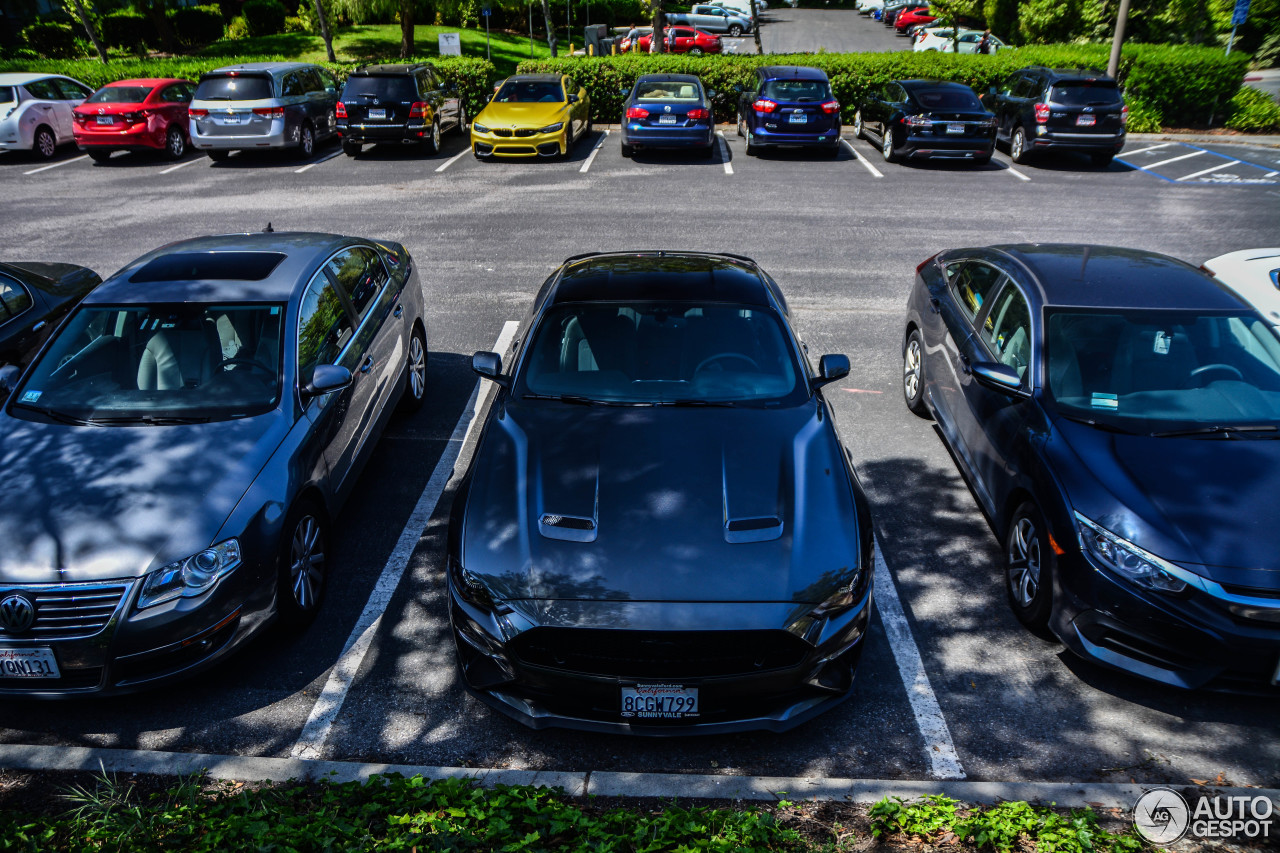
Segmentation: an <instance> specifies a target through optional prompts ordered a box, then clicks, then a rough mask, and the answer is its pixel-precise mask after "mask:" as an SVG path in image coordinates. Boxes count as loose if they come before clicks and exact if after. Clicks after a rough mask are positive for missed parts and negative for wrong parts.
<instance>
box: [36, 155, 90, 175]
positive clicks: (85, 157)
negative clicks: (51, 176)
mask: <svg viewBox="0 0 1280 853" xmlns="http://www.w3.org/2000/svg"><path fill="white" fill-rule="evenodd" d="M88 159H89V155H88V154H82V155H80V156H79V157H72V158H71V159H70V160H63V161H62V162H61V163H50V164H49V165H48V166H41V167H40V168H39V169H32V170H31V171H29V172H23V173H22V174H24V175H34V174H35V173H36V172H47V171H49V170H50V169H56V168H58V167H59V166H65V165H67V164H68V163H79V162H80V161H81V160H88Z"/></svg>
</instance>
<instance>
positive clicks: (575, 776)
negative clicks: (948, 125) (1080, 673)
mask: <svg viewBox="0 0 1280 853" xmlns="http://www.w3.org/2000/svg"><path fill="white" fill-rule="evenodd" d="M0 767H3V768H5V769H9V770H32V771H41V770H65V771H90V772H103V771H105V772H107V773H146V774H151V775H157V776H185V775H190V774H193V773H194V774H205V775H208V776H209V777H212V778H214V779H223V780H239V781H245V782H259V781H272V782H287V781H289V780H298V781H307V782H317V781H323V780H327V781H332V782H363V781H366V780H367V779H368V778H369V777H370V776H373V775H376V774H382V775H387V774H391V773H399V774H401V775H403V776H423V777H426V778H429V779H446V778H462V779H475V780H476V781H477V782H479V783H480V784H481V785H485V786H492V785H533V786H536V787H544V788H563V789H564V791H565V793H566V794H568V795H569V796H571V797H582V796H587V795H592V796H597V797H636V798H650V797H652V798H660V799H674V798H681V799H700V800H752V801H762V802H772V801H775V800H779V799H789V800H819V801H822V800H834V801H840V802H850V803H873V802H876V801H877V800H880V799H883V798H884V797H888V796H898V797H904V798H914V797H922V796H925V795H928V794H944V795H946V796H948V797H952V798H953V799H956V800H960V801H961V802H964V803H983V804H988V803H996V802H1000V801H1004V800H1026V801H1028V802H1033V803H1034V802H1038V803H1055V804H1057V805H1059V806H1066V807H1084V806H1092V807H1094V808H1119V809H1130V808H1132V807H1133V804H1134V803H1135V802H1137V800H1138V797H1140V796H1141V795H1142V794H1143V792H1144V791H1145V790H1147V787H1146V786H1143V785H1137V784H1121V783H1110V782H956V781H946V782H944V781H919V780H893V779H828V778H822V777H803V776H797V777H786V776H730V775H724V776H708V775H701V774H684V773H615V772H608V771H587V772H585V773H583V772H559V771H544V770H503V769H484V768H471V767H434V766H430V765H416V764H379V763H366V762H355V761H318V760H310V759H301V758H252V757H241V756H235V755H210V754H205V753H194V752H155V751H150V750H132V749H101V748H95V747H63V746H24V745H15V744H10V745H3V746H0ZM1151 787H1164V786H1151ZM1176 787H1180V788H1181V787H1191V786H1176ZM1199 790H1201V791H1204V792H1205V793H1212V794H1219V795H1226V796H1247V797H1257V796H1266V797H1269V798H1270V799H1271V800H1272V801H1273V802H1275V803H1276V804H1277V807H1278V808H1280V789H1269V788H1225V787H1213V786H1209V787H1202V788H1199Z"/></svg>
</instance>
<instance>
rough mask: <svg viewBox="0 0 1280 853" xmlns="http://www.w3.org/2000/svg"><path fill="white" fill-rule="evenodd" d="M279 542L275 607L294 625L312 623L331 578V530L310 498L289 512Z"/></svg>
mask: <svg viewBox="0 0 1280 853" xmlns="http://www.w3.org/2000/svg"><path fill="white" fill-rule="evenodd" d="M283 532H284V537H283V539H282V540H281V542H280V557H279V559H278V561H277V562H278V565H277V593H276V606H277V608H278V610H279V613H280V620H281V621H282V622H284V623H285V624H286V625H288V626H290V627H293V628H302V627H305V626H306V625H308V624H310V623H311V622H312V620H314V619H315V618H316V614H317V613H318V612H319V611H320V603H321V602H322V601H323V600H324V592H325V586H326V583H325V582H326V581H327V580H328V546H329V542H328V533H327V532H326V530H325V521H324V514H323V513H322V512H321V511H320V509H319V508H318V507H317V506H315V505H314V504H313V503H311V502H310V501H302V502H299V503H298V505H297V506H295V507H294V508H293V510H292V511H291V512H290V513H289V516H288V518H287V519H286V522H285V526H284V531H283Z"/></svg>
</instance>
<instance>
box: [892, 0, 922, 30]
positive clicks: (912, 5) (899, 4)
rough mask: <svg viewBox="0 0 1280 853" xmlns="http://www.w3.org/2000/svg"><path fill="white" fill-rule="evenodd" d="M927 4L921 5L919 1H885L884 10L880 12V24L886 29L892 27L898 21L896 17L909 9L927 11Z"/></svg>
mask: <svg viewBox="0 0 1280 853" xmlns="http://www.w3.org/2000/svg"><path fill="white" fill-rule="evenodd" d="M928 8H929V4H928V3H922V2H920V0H885V4H884V8H883V9H882V10H881V11H880V23H882V24H884V25H885V26H886V27H892V26H893V25H894V23H895V22H896V21H897V20H898V15H900V14H902V13H903V12H906V11H908V10H910V9H928Z"/></svg>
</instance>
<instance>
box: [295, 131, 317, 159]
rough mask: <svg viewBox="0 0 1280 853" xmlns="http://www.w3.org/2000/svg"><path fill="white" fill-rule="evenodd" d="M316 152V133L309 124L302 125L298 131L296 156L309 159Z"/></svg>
mask: <svg viewBox="0 0 1280 853" xmlns="http://www.w3.org/2000/svg"><path fill="white" fill-rule="evenodd" d="M315 152H316V132H315V131H314V130H312V129H311V125H310V124H304V125H303V126H302V128H301V129H300V130H299V131H298V156H299V157H300V158H302V159H304V160H305V159H309V158H310V157H311V156H312V155H313V154H315Z"/></svg>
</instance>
